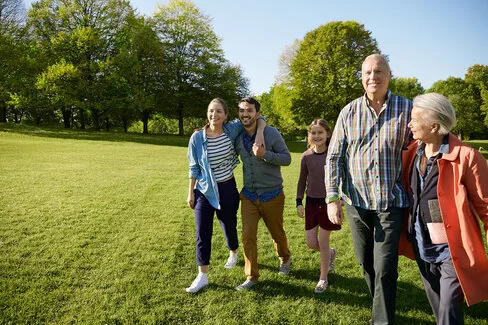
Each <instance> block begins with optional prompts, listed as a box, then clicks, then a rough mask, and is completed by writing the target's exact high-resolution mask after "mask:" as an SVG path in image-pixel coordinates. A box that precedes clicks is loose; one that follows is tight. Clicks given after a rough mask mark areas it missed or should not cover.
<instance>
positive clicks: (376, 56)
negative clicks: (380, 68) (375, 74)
mask: <svg viewBox="0 0 488 325" xmlns="http://www.w3.org/2000/svg"><path fill="white" fill-rule="evenodd" d="M371 59H377V60H380V61H383V63H384V64H385V65H386V67H387V68H388V71H389V72H390V74H391V68H390V63H389V62H388V59H387V57H386V56H385V55H383V54H379V53H373V54H370V55H368V56H367V57H366V59H364V61H363V65H364V62H366V61H369V60H371ZM361 70H362V67H361Z"/></svg>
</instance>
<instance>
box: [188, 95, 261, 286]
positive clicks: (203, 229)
mask: <svg viewBox="0 0 488 325" xmlns="http://www.w3.org/2000/svg"><path fill="white" fill-rule="evenodd" d="M228 116H229V110H228V108H227V105H226V103H225V102H224V100H222V99H220V98H215V99H213V100H212V101H211V102H210V104H209V105H208V108H207V118H208V123H207V125H205V127H203V128H202V129H200V130H197V131H195V132H194V133H193V134H192V136H191V138H190V142H189V144H188V162H189V167H190V184H189V188H188V199H187V203H188V206H189V207H190V208H192V209H193V210H194V212H195V223H196V256H197V265H198V275H197V277H196V278H195V280H194V281H193V282H192V284H191V285H190V286H189V287H188V288H186V291H187V292H190V293H195V292H198V291H199V290H200V289H202V288H204V287H205V286H206V285H207V284H208V278H207V273H208V266H209V264H210V253H211V242H212V230H213V217H214V214H217V219H218V220H219V222H220V226H221V228H222V230H223V231H224V236H225V240H226V242H227V248H228V249H229V251H230V252H229V258H228V259H227V263H226V264H225V265H224V267H225V268H231V267H234V266H236V263H237V247H238V239H237V209H238V208H239V193H238V191H237V186H236V181H235V179H234V168H235V167H236V166H237V164H238V158H237V155H236V153H235V150H234V140H235V139H236V138H237V136H239V135H240V134H241V132H243V130H244V127H243V126H242V123H241V122H240V121H235V122H230V123H226V121H227V118H228ZM260 121H261V122H259V121H258V132H257V135H256V141H260V143H264V136H263V129H264V126H265V125H266V122H265V121H264V119H262V118H260Z"/></svg>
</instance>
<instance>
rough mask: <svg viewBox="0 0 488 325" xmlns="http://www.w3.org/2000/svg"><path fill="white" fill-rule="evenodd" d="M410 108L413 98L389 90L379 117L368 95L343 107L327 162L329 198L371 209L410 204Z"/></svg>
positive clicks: (326, 175) (326, 182)
mask: <svg viewBox="0 0 488 325" xmlns="http://www.w3.org/2000/svg"><path fill="white" fill-rule="evenodd" d="M411 110H412V102H411V101H410V100H408V99H406V98H403V97H400V96H397V95H393V94H392V93H391V92H390V91H389V90H388V93H387V99H386V101H385V103H384V105H383V107H382V109H381V111H380V113H379V114H378V115H376V112H375V111H374V109H373V108H371V107H369V105H368V101H367V98H366V95H364V96H363V97H360V98H357V99H356V100H354V101H352V102H351V103H349V104H348V105H347V106H346V107H344V108H343V109H342V111H341V112H340V114H339V117H338V119H337V123H336V125H335V128H334V132H333V134H332V139H331V141H330V145H329V148H328V155H327V163H326V165H325V186H326V193H327V197H331V196H335V195H339V196H340V197H342V199H344V200H345V201H346V202H347V203H348V204H350V205H353V206H356V207H360V208H363V209H367V210H376V211H385V210H386V209H388V208H390V207H399V208H402V207H408V205H409V203H408V198H407V195H406V193H405V189H404V188H403V185H402V182H401V166H402V150H403V148H404V147H406V146H407V145H408V142H409V139H410V134H411V132H410V129H409V128H408V127H407V124H408V122H409V121H410V113H411ZM339 188H340V189H341V193H340V194H339Z"/></svg>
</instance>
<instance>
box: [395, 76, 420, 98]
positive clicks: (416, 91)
mask: <svg viewBox="0 0 488 325" xmlns="http://www.w3.org/2000/svg"><path fill="white" fill-rule="evenodd" d="M389 89H390V90H391V92H392V93H394V94H396V95H400V96H403V97H405V98H408V99H410V100H413V99H414V98H415V96H417V95H421V94H423V93H424V92H425V89H424V88H423V87H422V85H421V84H420V82H419V81H418V79H417V78H415V77H414V78H402V77H395V78H392V80H391V81H390V85H389Z"/></svg>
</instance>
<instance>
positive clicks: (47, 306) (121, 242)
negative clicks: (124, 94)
mask: <svg viewBox="0 0 488 325" xmlns="http://www.w3.org/2000/svg"><path fill="white" fill-rule="evenodd" d="M187 141H188V138H187V137H175V136H157V135H152V136H151V135H146V136H141V135H130V134H129V135H126V134H125V135H120V134H116V133H108V132H99V133H91V132H82V131H72V130H68V131H66V130H56V129H49V130H47V129H46V130H44V129H38V128H29V129H24V128H13V127H6V126H0V324H9V323H11V324H27V323H28V324H31V323H57V324H66V323H75V322H76V323H89V324H91V323H95V324H121V323H123V324H126V323H150V324H155V323H157V324H196V323H201V324H226V325H227V324H317V323H321V324H367V321H368V319H369V318H370V307H371V299H370V297H369V296H368V294H367V288H366V284H365V282H364V280H363V278H362V275H361V271H360V268H359V266H358V265H357V262H356V259H355V257H354V252H353V248H352V243H351V236H350V232H349V228H348V226H347V223H346V224H345V225H344V226H343V229H342V230H341V231H338V232H334V233H333V235H332V246H334V247H336V248H337V249H338V257H337V262H336V271H335V273H334V274H332V275H330V277H329V282H330V286H329V289H328V290H327V291H326V292H325V293H324V294H322V295H317V294H314V293H313V288H314V286H315V284H316V282H317V280H318V275H319V254H318V253H316V252H313V251H312V250H310V249H308V248H307V247H306V244H305V236H304V229H303V228H304V226H303V220H302V219H300V218H298V217H297V215H296V209H295V190H296V181H297V179H298V171H299V160H300V155H301V152H302V151H303V150H304V144H303V143H292V144H290V148H291V149H292V164H291V166H289V167H284V168H283V169H282V171H283V177H284V180H285V183H284V185H285V195H286V203H285V216H284V217H285V230H286V231H287V235H288V240H289V245H290V250H291V252H292V254H293V257H292V259H293V264H292V273H291V274H290V276H288V277H286V276H280V275H279V274H278V273H277V271H278V264H279V261H278V259H277V257H276V255H275V253H274V248H273V245H272V242H271V238H270V236H269V234H268V233H267V232H266V228H265V227H264V224H263V223H261V224H260V229H259V235H258V238H259V239H258V242H259V262H260V273H261V278H260V283H259V285H258V286H256V287H255V288H253V289H252V290H250V291H248V292H237V291H235V290H234V287H235V286H237V285H238V284H240V283H241V282H243V281H244V280H245V276H244V273H243V264H244V262H243V254H242V250H241V251H240V257H239V264H238V267H236V268H234V269H224V268H223V264H224V263H225V260H226V258H227V255H228V252H227V250H226V248H225V244H224V239H223V235H222V231H221V230H220V228H219V226H218V223H217V222H215V224H214V237H213V251H212V260H211V263H212V264H211V268H210V273H209V280H210V285H209V286H208V287H207V288H206V289H204V290H203V291H202V292H200V293H198V294H187V293H186V292H185V290H184V289H185V287H187V286H188V285H189V284H190V283H191V281H192V280H193V278H194V277H195V275H196V272H197V268H196V266H195V256H194V255H195V252H194V230H195V229H194V228H195V227H194V221H193V212H192V210H190V209H189V208H188V207H187V206H186V195H187V190H188V168H187V160H186V143H187ZM485 143H486V142H485ZM486 147H488V145H486V144H485V148H486ZM236 176H237V182H238V186H242V172H241V166H239V167H238V169H237V170H236ZM239 229H240V221H239ZM397 297H398V298H397V323H398V324H434V317H433V315H432V312H431V310H430V307H429V304H428V301H427V299H426V297H425V293H424V290H423V287H422V284H421V282H420V278H419V275H418V271H417V267H416V264H415V263H414V262H413V261H410V260H407V259H405V258H403V257H401V258H400V266H399V283H398V296H397ZM465 312H466V317H465V319H466V324H488V321H487V319H488V303H487V302H484V303H481V304H478V305H475V306H472V307H469V308H467V309H465Z"/></svg>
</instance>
